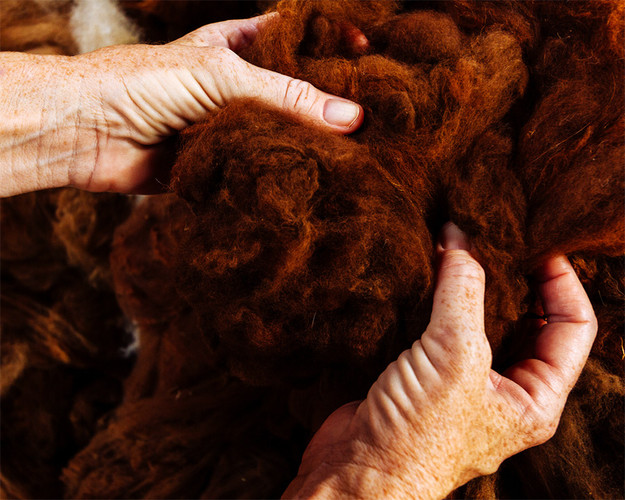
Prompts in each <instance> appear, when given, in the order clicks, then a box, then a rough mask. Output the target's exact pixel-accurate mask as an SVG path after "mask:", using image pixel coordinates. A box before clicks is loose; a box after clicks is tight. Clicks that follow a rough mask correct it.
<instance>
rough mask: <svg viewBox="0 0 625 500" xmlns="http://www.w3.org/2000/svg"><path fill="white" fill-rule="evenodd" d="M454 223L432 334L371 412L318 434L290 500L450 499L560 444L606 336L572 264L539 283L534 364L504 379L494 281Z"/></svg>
mask: <svg viewBox="0 0 625 500" xmlns="http://www.w3.org/2000/svg"><path fill="white" fill-rule="evenodd" d="M468 248H469V243H468V242H467V240H466V237H465V236H464V234H463V233H462V232H461V231H460V230H459V229H458V228H457V227H456V226H454V225H453V224H448V225H446V226H445V228H444V229H443V234H442V242H441V243H440V244H439V245H438V252H439V256H440V267H439V270H438V282H437V285H436V290H435V294H434V304H433V309H432V316H431V320H430V324H429V326H428V328H427V329H426V331H425V333H424V334H423V336H422V337H421V339H420V340H417V341H416V342H415V343H414V344H413V346H412V348H411V349H410V350H407V351H404V352H403V353H402V354H401V355H400V356H399V358H398V359H397V361H395V362H394V363H392V364H391V365H390V366H388V368H387V369H386V370H385V371H384V372H383V373H382V375H381V376H380V377H379V378H378V380H377V381H376V382H375V384H374V385H373V386H372V387H371V389H370V391H369V393H368V395H367V398H366V399H365V400H364V401H363V402H361V403H351V404H348V405H346V406H343V407H342V408H340V409H338V410H337V411H336V412H334V413H333V414H332V415H330V417H329V418H328V419H327V420H326V422H325V423H324V424H323V426H322V427H321V428H320V429H319V431H318V432H317V433H316V434H315V436H314V437H313V439H312V441H311V442H310V444H309V446H308V448H307V449H306V452H305V453H304V457H303V460H302V464H301V466H300V470H299V474H298V476H297V478H296V479H295V480H294V481H293V482H292V483H291V485H290V486H289V488H288V489H287V491H286V493H285V495H284V496H285V497H310V496H317V495H319V496H323V497H324V498H325V497H342V498H344V497H357V498H361V497H362V498H420V499H426V498H442V497H444V496H446V495H447V494H448V493H449V492H451V491H452V490H453V489H455V488H456V487H458V486H461V485H462V484H464V483H466V482H467V481H469V480H470V479H472V478H474V477H476V476H478V475H483V474H489V473H492V472H494V471H496V470H497V468H498V467H499V465H500V464H501V462H502V461H503V460H504V459H506V458H508V457H510V456H511V455H514V454H515V453H518V452H520V451H522V450H524V449H527V448H530V447H532V446H536V445H538V444H541V443H543V442H545V441H547V440H548V439H550V438H551V437H552V436H553V434H554V433H555V430H556V428H557V425H558V421H559V419H560V415H561V413H562V410H563V408H564V404H565V402H566V399H567V396H568V393H569V392H570V390H571V389H572V388H573V385H574V384H575V382H576V380H577V378H578V376H579V374H580V372H581V370H582V368H583V366H584V363H585V361H586V359H587V357H588V354H589V352H590V348H591V346H592V343H593V341H594V338H595V334H596V331H597V321H596V319H595V315H594V313H593V310H592V307H591V305H590V302H589V300H588V297H587V296H586V294H585V292H584V289H583V288H582V286H581V284H580V282H579V280H578V279H577V276H576V275H575V272H574V271H573V269H572V268H571V266H570V264H569V262H568V260H567V259H566V257H564V256H559V257H554V258H551V259H549V260H548V261H547V262H545V264H544V265H543V266H542V267H541V268H540V269H539V270H538V272H537V273H536V278H537V280H538V283H539V284H538V292H539V295H540V298H541V301H542V306H543V309H544V311H545V314H546V315H547V318H548V319H547V322H546V323H545V322H543V324H542V326H541V327H540V329H539V331H538V332H537V337H536V342H535V345H534V351H533V352H534V358H532V359H527V360H524V361H521V362H519V363H517V364H515V365H514V366H512V367H511V368H509V369H508V370H506V371H505V372H504V373H503V375H500V374H499V373H496V372H495V371H493V370H492V369H491V368H490V367H491V357H492V355H491V350H490V347H489V344H488V341H487V339H486V335H485V333H484V283H485V278H484V272H483V270H482V268H481V267H480V265H479V264H478V263H477V261H476V260H475V259H473V257H472V256H471V255H470V253H469V252H468Z"/></svg>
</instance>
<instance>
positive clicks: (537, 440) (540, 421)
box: [528, 406, 560, 446]
mask: <svg viewBox="0 0 625 500" xmlns="http://www.w3.org/2000/svg"><path fill="white" fill-rule="evenodd" d="M529 421H530V425H529V428H528V435H529V436H528V437H529V440H530V443H531V445H532V446H536V445H539V444H543V443H545V442H547V441H549V440H550V439H551V438H552V437H553V436H554V435H555V433H556V431H557V430H558V425H559V423H560V415H559V414H556V415H554V414H553V412H552V411H549V410H548V409H545V408H541V407H539V406H535V407H534V408H533V411H532V413H531V415H530V418H529Z"/></svg>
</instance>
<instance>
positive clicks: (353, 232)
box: [3, 0, 625, 499]
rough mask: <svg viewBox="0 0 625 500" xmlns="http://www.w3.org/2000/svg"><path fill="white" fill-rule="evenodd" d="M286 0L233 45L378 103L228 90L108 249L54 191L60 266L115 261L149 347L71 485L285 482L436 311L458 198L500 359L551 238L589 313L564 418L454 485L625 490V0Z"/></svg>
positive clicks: (271, 490) (246, 492)
mask: <svg viewBox="0 0 625 500" xmlns="http://www.w3.org/2000/svg"><path fill="white" fill-rule="evenodd" d="M181 5H183V4H181ZM206 5H209V4H206ZM167 8H171V5H169V4H168V7H167ZM167 8H165V7H162V6H161V7H159V2H158V1H157V0H149V1H148V0H144V1H142V2H139V3H137V4H135V5H134V6H133V7H132V8H130V7H129V10H131V11H132V10H134V12H135V13H136V12H141V9H143V10H144V14H145V15H149V16H157V14H158V13H159V12H164V11H166V10H167ZM184 8H186V7H184ZM194 8H199V7H197V6H196V7H194ZM275 8H276V9H277V10H278V12H279V13H280V16H279V17H277V18H274V19H273V20H272V21H271V22H270V23H268V24H267V25H266V26H265V27H264V28H263V30H262V32H261V33H260V34H259V36H258V38H257V39H256V41H255V42H254V44H253V45H252V46H250V47H249V48H248V49H246V51H245V52H244V53H243V54H242V55H243V56H244V57H245V58H246V59H247V60H248V61H250V62H251V63H253V64H256V65H259V66H262V67H265V68H269V69H272V70H274V71H278V72H281V73H284V74H287V75H290V76H293V77H296V78H300V79H302V80H306V81H309V82H311V83H312V84H314V85H315V86H317V87H318V88H320V89H322V90H324V91H327V92H330V93H334V94H337V95H340V96H342V97H345V98H349V99H352V100H354V101H356V102H358V103H359V104H361V105H362V106H363V108H364V110H365V121H364V124H363V126H362V127H361V128H360V129H359V130H358V131H357V132H356V133H354V134H352V135H350V136H346V137H343V136H338V135H334V134H330V133H328V132H325V131H322V130H320V129H318V128H315V127H314V126H313V125H311V124H308V123H302V122H301V121H299V120H297V119H296V118H295V117H293V116H290V115H288V114H287V113H280V112H276V111H273V110H270V109H267V108H266V107H265V106H263V105H261V104H259V103H257V102H254V101H238V102H231V103H229V104H228V105H226V106H225V107H224V108H223V109H221V110H220V111H218V112H216V113H214V114H212V115H211V116H209V117H208V118H207V119H206V120H204V121H203V122H201V123H199V124H196V125H194V126H192V127H190V128H189V129H187V130H186V131H184V132H183V133H182V134H181V140H180V149H179V153H178V157H177V161H176V165H175V166H174V168H173V171H172V182H171V192H170V193H168V194H166V195H162V196H155V197H150V198H147V199H144V200H142V201H141V202H139V203H137V204H135V205H134V207H133V208H132V213H131V214H130V217H129V218H128V220H127V221H126V222H125V223H124V224H122V225H121V226H119V227H118V228H117V230H116V231H115V237H114V240H113V242H112V252H111V256H110V257H111V260H110V269H108V268H107V266H106V265H104V266H102V265H101V264H102V255H103V254H102V253H101V250H102V249H104V248H108V247H107V246H106V245H108V244H109V243H108V242H109V240H107V239H106V238H105V239H103V240H102V242H106V245H99V246H96V247H92V246H89V245H86V246H85V243H84V242H81V237H80V236H79V232H76V231H75V230H73V229H72V228H73V227H75V226H74V225H73V224H74V222H73V220H74V218H72V217H70V216H69V214H73V213H76V214H80V213H84V214H88V213H94V211H95V212H97V210H95V209H94V205H93V203H94V202H93V200H92V199H91V198H89V199H87V198H85V199H84V200H82V201H81V200H80V199H79V198H75V197H70V195H64V196H65V197H67V199H66V200H65V201H64V203H63V207H65V208H62V209H58V210H57V211H56V212H55V217H57V218H58V221H55V222H54V224H53V225H52V226H51V227H52V228H53V229H52V230H53V232H54V238H55V241H57V240H58V241H60V242H62V245H63V248H64V249H65V252H66V254H64V255H66V260H65V261H63V265H67V266H73V268H77V269H81V270H82V271H81V272H83V273H84V279H85V280H89V279H90V280H92V281H91V283H92V285H91V286H96V284H97V283H99V282H104V283H108V282H109V281H108V280H109V278H110V277H111V276H112V283H113V287H114V290H115V293H116V295H117V299H118V301H119V305H120V306H121V309H122V310H123V312H124V316H125V320H126V321H127V322H129V323H131V324H132V328H133V331H134V332H135V333H136V334H137V335H138V343H139V350H138V355H137V360H136V363H135V364H134V367H133V370H132V372H131V373H130V375H129V376H128V377H127V378H126V379H125V381H124V397H123V401H121V402H119V404H118V406H117V408H116V409H115V410H113V411H111V412H110V413H107V414H106V416H105V418H103V419H101V420H100V421H99V424H98V426H97V428H96V429H90V433H85V436H88V437H87V438H86V439H85V441H84V444H83V445H82V450H81V451H80V452H78V453H75V454H72V456H65V457H62V458H61V459H59V462H62V463H63V464H64V465H66V466H65V468H64V471H63V475H62V481H63V488H64V494H65V496H66V497H68V498H91V497H102V498H129V497H133V498H134V497H143V498H174V497H175V498H178V497H185V498H191V497H202V498H224V497H238V498H241V497H247V498H249V497H256V498H258V497H275V496H279V495H280V494H281V492H282V491H284V489H285V487H286V485H287V484H288V483H289V481H290V480H291V479H292V478H293V477H294V476H295V474H296V470H297V466H298V465H299V461H300V459H301V453H302V451H303V449H304V447H305V445H306V442H307V440H308V439H309V438H310V436H311V435H312V432H314V430H315V429H316V428H318V426H319V425H320V424H321V422H322V421H323V420H324V418H326V417H327V416H328V415H329V414H330V413H331V412H332V411H333V410H334V409H336V408H337V407H338V406H340V405H341V404H343V403H345V402H348V401H352V400H354V399H359V398H363V397H364V396H365V395H366V391H367V390H368V388H369V386H370V385H371V383H372V382H373V381H374V380H375V378H376V377H377V376H378V374H379V373H380V372H381V371H382V370H383V369H384V368H385V367H386V365H387V364H388V363H389V362H391V361H392V360H393V359H395V358H396V357H397V355H398V354H399V353H400V352H401V351H402V350H403V349H405V348H407V347H409V346H410V345H411V343H412V342H413V341H414V340H415V339H417V338H419V336H420V335H421V333H422V332H423V331H424V329H425V327H426V325H427V323H428V321H429V315H430V312H431V302H432V293H433V287H434V284H435V274H434V273H435V250H434V245H435V242H436V238H437V236H438V233H439V231H440V228H441V227H442V225H443V224H444V223H445V222H446V221H447V220H452V221H454V222H455V223H456V224H458V225H459V226H460V228H461V229H463V230H464V231H465V232H466V233H467V234H468V235H469V237H470V238H471V241H472V244H473V248H474V252H475V254H476V256H477V257H478V259H479V260H480V262H481V263H482V265H483V266H484V268H485V270H486V275H487V289H486V304H485V306H486V307H485V320H486V332H487V335H488V338H489V341H490V343H491V346H492V348H493V351H494V363H495V368H497V369H503V368H505V367H506V366H509V365H510V364H512V363H513V362H514V361H515V360H516V357H517V356H518V353H519V352H520V351H521V348H522V347H523V346H525V345H526V344H527V343H528V342H529V341H530V340H531V339H530V338H528V337H529V336H530V335H531V331H529V330H528V329H527V328H526V324H527V323H528V321H526V320H527V318H528V317H529V316H531V314H530V315H528V313H535V312H537V311H539V308H537V304H536V297H535V295H534V292H533V290H532V281H531V273H532V271H533V270H534V269H535V268H536V266H537V265H538V264H539V263H540V262H541V261H543V260H544V259H545V258H547V257H548V256H550V255H554V254H557V253H566V254H567V255H568V256H569V258H570V259H571V262H572V264H573V266H574V268H575V269H576V271H577V273H578V275H579V277H580V279H581V281H582V283H583V285H584V287H585V289H586V291H587V293H588V295H589V297H590V299H591V301H592V303H593V307H594V309H595V312H596V314H597V317H598V320H599V333H598V336H597V340H596V342H595V344H594V347H593V351H592V353H591V357H590V360H589V361H588V363H587V366H586V368H585V370H584V372H583V374H582V376H581V377H580V380H579V382H578V384H577V386H576V387H575V389H574V390H573V392H572V393H571V396H570V397H569V401H568V403H567V406H566V408H565V411H564V414H563V417H562V421H561V424H560V427H559V429H558V432H557V433H556V435H555V437H554V438H553V439H552V440H550V441H549V442H547V443H546V444H544V445H541V446H539V447H536V448H532V449H530V450H527V451H526V452H523V453H521V454H519V455H517V456H515V457H512V458H510V459H508V460H507V461H506V462H504V464H503V465H502V466H501V467H500V469H499V471H498V472H497V473H495V474H493V475H491V476H488V477H483V478H477V479H475V480H473V481H471V482H470V483H469V484H468V485H466V486H465V487H462V488H460V489H459V490H457V491H456V492H454V493H453V494H452V497H453V498H490V499H492V498H502V497H517V498H518V497H521V498H623V497H624V496H625V492H624V491H623V484H624V481H625V478H624V475H623V468H622V464H623V460H624V457H623V449H624V442H623V435H624V428H623V420H624V417H623V416H624V411H625V409H624V407H623V398H624V397H625V384H624V378H623V377H624V374H623V356H625V352H624V351H623V325H624V323H625V317H624V316H625V308H624V306H625V300H624V299H625V282H624V281H625V280H624V276H623V258H622V257H623V252H624V250H625V218H624V217H623V206H624V203H625V179H624V176H623V164H624V162H625V145H624V140H623V137H624V133H625V128H624V110H623V103H624V99H625V93H624V82H623V69H624V67H623V66H624V61H625V59H624V57H625V49H624V46H625V45H624V44H625V40H624V26H625V8H624V7H623V4H622V3H620V2H612V1H607V0H606V1H604V0H596V1H580V2H550V1H527V2H512V1H503V0H502V1H497V2H490V1H489V2H483V1H475V0H471V1H469V0H449V1H440V2H437V1H428V2H405V3H396V2H391V1H382V0H380V1H366V2H363V1H357V0H345V1H341V2H336V1H333V0H317V1H304V0H284V1H281V2H279V3H278V4H277V5H276V7H275ZM181 9H182V7H181ZM191 10H193V9H191ZM180 12H185V11H184V10H181V11H180ZM194 12H195V11H194ZM140 17H141V16H138V17H137V18H140ZM157 19H160V18H158V16H157ZM151 22H155V21H154V17H152V18H151ZM159 22H163V20H162V19H160V20H159ZM181 22H182V21H181V20H180V19H178V18H176V19H175V20H173V21H172V23H174V24H176V23H178V24H180V23H181ZM178 24H176V26H177V25H178ZM174 28H175V27H173V28H172V29H174ZM356 29H357V30H359V31H360V32H362V33H363V34H364V35H365V37H366V38H367V40H368V44H366V45H362V44H358V45H357V46H355V45H353V44H351V43H350V42H349V41H350V36H349V35H348V33H349V32H351V33H354V30H356ZM89 196H92V195H89ZM57 202H58V201H57V199H56V198H51V200H50V203H52V204H53V205H52V206H54V204H55V203H57ZM81 207H83V208H82V209H81ZM85 207H87V208H85ZM89 207H90V208H89ZM68 210H69V211H68ZM81 210H82V212H81ZM75 220H76V221H81V220H84V219H81V218H80V217H76V218H75ZM96 224H97V225H98V226H99V225H103V226H102V227H103V229H104V233H103V234H105V235H106V234H108V235H109V236H110V232H111V230H112V228H111V226H110V225H108V226H106V227H105V226H104V225H105V224H106V221H105V220H100V219H97V222H96ZM45 227H48V226H45ZM52 230H50V229H46V231H48V233H45V234H48V235H49V234H51V233H50V231H52ZM16 231H17V230H16ZM94 234H95V233H94ZM50 237H51V236H50ZM44 239H45V238H44ZM85 249H86V251H85ZM107 252H108V250H107ZM3 253H4V250H3ZM3 259H4V255H3ZM3 262H4V260H3ZM44 262H45V261H44ZM56 262H57V261H54V263H52V264H50V265H51V270H54V269H55V267H54V266H56V265H57V264H56ZM17 271H19V268H16V272H17ZM51 272H52V271H51ZM109 272H110V273H111V274H109ZM3 277H4V276H3ZM102 280H103V281H102ZM75 307H76V308H77V309H80V308H81V307H82V306H80V305H76V306H75ZM63 311H64V312H63V314H65V313H66V312H65V310H63ZM111 314H114V313H111ZM42 324H45V323H42ZM64 332H65V331H63V332H62V333H61V335H62V338H65V337H64V335H65V333H64ZM125 340H126V341H127V339H125ZM120 343H121V340H120ZM16 352H17V351H16ZM71 352H74V351H71ZM83 355H84V356H87V355H86V354H83V353H82V351H80V359H81V360H82V359H83V358H82V356H83ZM16 359H18V361H19V359H21V358H19V356H18V355H16ZM85 359H86V358H85ZM79 362H82V361H80V360H78V359H77V360H76V361H75V363H79ZM15 366H18V368H19V363H18V364H16V365H15ZM3 377H4V375H3ZM34 383H35V382H33V384H34ZM15 387H17V386H15ZM31 399H32V398H31ZM21 401H26V403H28V404H30V405H32V404H33V402H32V401H31V400H30V399H29V400H26V399H22V400H21ZM26 403H24V405H25V407H27V406H28V405H27V404H26ZM56 411H59V412H61V413H62V409H61V410H56ZM16 414H17V413H16ZM3 425H4V424H3ZM87 441H88V442H87ZM82 443H83V441H81V444H82ZM59 446H60V445H59ZM55 449H56V450H58V449H59V447H57V448H54V447H53V446H52V445H50V450H48V451H47V453H51V452H52V451H54V450H55ZM73 449H75V447H74V448H72V450H73ZM63 460H64V462H63ZM3 461H4V456H3ZM49 462H50V461H48V462H45V461H44V462H42V463H43V465H46V466H48V464H49ZM59 462H57V463H59ZM38 463H39V462H35V466H33V470H35V469H36V466H37V464H38ZM43 465H42V466H41V468H42V469H43ZM3 467H4V465H3ZM53 470H54V471H55V470H57V468H53ZM11 477H15V478H18V479H19V476H18V475H15V474H14V475H13V476H11ZM45 477H47V478H49V477H51V475H50V473H49V471H46V476H45ZM23 496H27V495H25V494H24V495H23Z"/></svg>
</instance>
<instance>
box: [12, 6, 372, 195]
mask: <svg viewBox="0 0 625 500" xmlns="http://www.w3.org/2000/svg"><path fill="white" fill-rule="evenodd" d="M272 17H275V15H271V14H269V15H265V16H259V17H256V18H253V19H244V20H239V21H225V22H222V23H216V24H212V25H208V26H205V27H203V28H200V29H198V30H196V31H194V32H192V33H189V34H188V35H186V36H184V37H182V38H181V39H179V40H176V41H174V42H172V43H169V44H167V45H160V46H150V45H126V46H122V45H119V46H112V47H105V48H103V49H100V50H96V51H94V52H90V53H87V54H83V55H80V56H74V57H64V56H42V55H33V54H22V53H12V52H4V53H0V196H11V195H14V194H19V193H23V192H27V191H33V190H37V189H45V188H52V187H62V186H73V187H77V188H81V189H86V190H90V191H116V192H127V193H145V192H160V191H162V187H163V185H165V184H166V183H167V182H168V172H169V168H170V167H171V164H172V163H173V154H174V151H173V148H172V146H171V143H169V142H168V141H167V138H169V137H170V136H172V135H174V134H175V133H176V132H177V131H179V130H181V129H183V128H184V127H187V126H188V125H191V124H192V123H194V122H196V121H198V120H200V119H202V118H203V117H204V116H205V115H206V114H207V113H210V112H211V111H212V110H215V109H216V108H218V107H221V106H223V105H225V104H226V103H227V102H229V101H230V100H232V99H235V98H256V99H258V100H260V101H261V102H263V103H265V104H267V105H268V106H269V107H272V108H276V109H280V110H282V111H286V112H291V113H294V114H295V115H297V116H299V117H300V118H301V119H303V120H307V121H310V122H313V123H315V124H316V125H317V126H320V127H323V128H326V129H328V130H331V131H334V132H336V133H340V134H346V133H350V132H353V131H354V130H356V129H357V128H358V127H359V126H360V125H361V123H362V120H363V111H362V108H360V107H359V106H358V105H356V104H354V103H351V102H350V101H347V100H345V99H342V98H338V97H335V96H332V95H330V94H326V93H325V92H321V91H320V90H318V89H316V88H314V87H313V86H312V85H310V84H308V83H306V82H302V81H299V80H294V79H292V78H290V77H287V76H285V75H280V74H278V73H274V72H271V71H268V70H265V69H262V68H258V67H256V66H253V65H251V64H249V63H247V62H246V61H244V60H243V59H241V58H240V57H238V56H237V55H236V53H235V52H236V51H237V50H240V49H241V48H243V47H244V46H245V45H247V44H249V43H251V42H252V41H253V40H254V37H255V36H256V34H257V33H258V32H259V30H260V29H262V26H263V24H264V23H266V22H269V21H271V19H272ZM350 33H351V34H349V33H348V34H347V36H346V40H347V43H352V44H354V45H355V46H359V45H361V44H362V37H363V36H364V35H362V33H360V31H358V30H357V29H356V28H354V27H351V28H350ZM2 89H11V90H10V91H8V92H6V91H5V92H3V91H2ZM13 89H20V92H19V93H16V92H14V90H13ZM332 101H344V102H345V103H347V102H350V104H351V106H350V109H351V110H352V111H353V112H354V113H355V114H354V116H355V118H354V120H353V121H351V122H350V123H348V124H347V123H343V122H341V123H337V122H336V121H332V120H329V119H328V120H326V118H327V115H326V111H325V110H326V107H325V106H326V104H327V103H328V102H332Z"/></svg>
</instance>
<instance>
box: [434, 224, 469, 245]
mask: <svg viewBox="0 0 625 500" xmlns="http://www.w3.org/2000/svg"><path fill="white" fill-rule="evenodd" d="M440 241H441V246H442V247H443V250H469V248H470V246H471V245H470V243H469V238H467V235H466V234H464V233H463V232H462V231H461V230H460V228H459V227H458V226H456V225H455V224H454V223H453V222H448V223H447V224H445V225H444V226H443V229H442V230H441V236H440Z"/></svg>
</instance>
